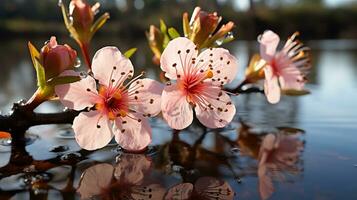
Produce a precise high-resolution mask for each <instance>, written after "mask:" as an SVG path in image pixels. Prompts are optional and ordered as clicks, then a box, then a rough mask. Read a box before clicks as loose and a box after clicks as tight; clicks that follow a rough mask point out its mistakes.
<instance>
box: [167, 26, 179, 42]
mask: <svg viewBox="0 0 357 200" xmlns="http://www.w3.org/2000/svg"><path fill="white" fill-rule="evenodd" d="M168 33H169V36H170V37H171V39H175V38H178V37H180V33H178V32H177V30H176V29H175V28H173V27H171V28H169V30H168Z"/></svg>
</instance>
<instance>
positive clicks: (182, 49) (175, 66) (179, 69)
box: [160, 37, 197, 80]
mask: <svg viewBox="0 0 357 200" xmlns="http://www.w3.org/2000/svg"><path fill="white" fill-rule="evenodd" d="M196 57H197V50H196V45H195V44H194V43H193V42H192V41H191V40H189V39H187V38H184V37H179V38H176V39H174V40H172V41H170V42H169V44H168V45H167V47H166V48H165V50H164V52H163V53H162V55H161V60H160V63H161V69H162V71H164V72H165V76H166V77H167V78H169V79H171V80H176V78H177V75H178V74H179V75H180V76H183V75H184V70H185V71H186V72H185V73H187V71H188V70H189V68H191V67H192V65H191V63H192V58H196Z"/></svg>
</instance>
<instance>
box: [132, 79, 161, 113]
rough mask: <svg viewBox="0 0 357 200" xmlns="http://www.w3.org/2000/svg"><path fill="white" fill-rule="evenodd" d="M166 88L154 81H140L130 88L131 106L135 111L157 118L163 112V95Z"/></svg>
mask: <svg viewBox="0 0 357 200" xmlns="http://www.w3.org/2000/svg"><path fill="white" fill-rule="evenodd" d="M163 89H164V86H163V85H162V84H161V83H159V82H157V81H154V80H152V79H148V78H145V79H139V80H137V81H135V82H134V83H132V84H131V85H130V87H129V99H130V100H129V101H130V102H129V104H130V105H132V106H133V107H134V108H133V109H134V110H135V111H137V112H139V113H144V114H150V116H156V115H157V114H159V113H160V111H161V94H162V90H163Z"/></svg>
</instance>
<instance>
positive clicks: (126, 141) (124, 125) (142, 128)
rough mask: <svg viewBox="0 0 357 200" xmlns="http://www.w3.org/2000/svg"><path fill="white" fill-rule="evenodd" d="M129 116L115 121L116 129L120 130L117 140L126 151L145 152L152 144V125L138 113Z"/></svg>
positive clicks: (116, 136)
mask: <svg viewBox="0 0 357 200" xmlns="http://www.w3.org/2000/svg"><path fill="white" fill-rule="evenodd" d="M128 115H129V116H126V117H118V118H117V119H116V120H115V124H116V127H117V128H118V129H119V130H118V131H117V133H116V134H115V140H116V141H117V142H118V144H119V145H120V146H121V147H122V148H124V149H126V150H129V151H140V150H143V149H144V148H146V147H147V146H148V145H149V144H150V142H151V127H150V124H149V122H148V120H147V119H146V118H144V117H143V116H142V115H140V114H138V113H128Z"/></svg>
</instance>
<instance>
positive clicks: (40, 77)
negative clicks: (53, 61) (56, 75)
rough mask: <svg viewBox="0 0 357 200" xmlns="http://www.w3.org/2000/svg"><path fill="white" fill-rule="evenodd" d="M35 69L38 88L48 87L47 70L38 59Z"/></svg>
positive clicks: (36, 59)
mask: <svg viewBox="0 0 357 200" xmlns="http://www.w3.org/2000/svg"><path fill="white" fill-rule="evenodd" d="M35 69H36V76H37V86H38V87H40V88H44V87H46V74H45V68H44V67H43V66H42V65H41V63H40V60H39V59H38V58H35Z"/></svg>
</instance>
